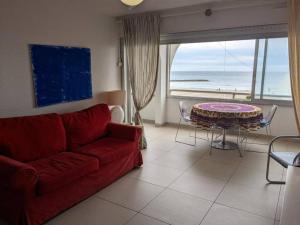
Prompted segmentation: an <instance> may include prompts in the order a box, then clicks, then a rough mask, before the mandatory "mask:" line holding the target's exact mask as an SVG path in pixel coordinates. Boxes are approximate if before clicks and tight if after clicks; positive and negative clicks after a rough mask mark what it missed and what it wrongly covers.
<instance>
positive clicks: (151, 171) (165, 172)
mask: <svg viewBox="0 0 300 225" xmlns="http://www.w3.org/2000/svg"><path fill="white" fill-rule="evenodd" d="M182 172H183V171H182V170H178V169H173V168H170V167H166V166H160V165H155V164H151V163H147V164H145V165H143V167H141V168H139V169H137V170H134V171H133V172H132V173H131V174H130V176H132V177H135V178H138V179H141V180H144V181H147V182H149V183H152V184H156V185H160V186H163V187H166V186H168V185H170V184H171V183H172V182H173V181H174V180H175V179H176V178H177V177H179V176H180V175H181V174H182Z"/></svg>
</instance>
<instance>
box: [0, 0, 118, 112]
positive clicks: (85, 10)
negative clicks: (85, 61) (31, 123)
mask: <svg viewBox="0 0 300 225" xmlns="http://www.w3.org/2000/svg"><path fill="white" fill-rule="evenodd" d="M118 38H119V30H118V25H117V24H116V23H115V20H114V18H112V17H109V16H105V15H103V14H101V13H100V12H98V11H97V8H96V7H94V6H92V5H89V4H85V1H79V0H72V1H69V0H52V1H46V0H26V1H25V0H1V2H0V116H1V117H5V116H15V115H30V114H40V113H47V112H65V111H73V110H78V109H82V108H85V107H87V106H90V105H92V104H96V103H98V102H99V93H100V92H102V91H105V90H112V89H119V88H120V74H119V68H118V67H117V66H116V64H117V60H118ZM28 44H49V45H64V46H79V47H87V48H90V49H91V55H92V87H93V96H94V97H93V98H92V99H89V100H83V101H77V102H72V103H64V104H58V105H53V106H49V107H43V108H35V99H34V94H33V83H32V72H31V66H30V58H29V51H28Z"/></svg>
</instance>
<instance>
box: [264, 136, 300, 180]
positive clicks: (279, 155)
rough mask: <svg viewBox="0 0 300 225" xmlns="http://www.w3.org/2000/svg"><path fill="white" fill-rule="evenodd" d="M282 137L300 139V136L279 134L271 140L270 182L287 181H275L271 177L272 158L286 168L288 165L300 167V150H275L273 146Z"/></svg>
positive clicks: (268, 161)
mask: <svg viewBox="0 0 300 225" xmlns="http://www.w3.org/2000/svg"><path fill="white" fill-rule="evenodd" d="M282 139H300V136H278V137H276V138H274V139H273V140H272V141H271V142H270V144H269V150H268V160H267V170H266V180H267V181H268V182H269V183H270V184H285V181H275V180H271V179H270V178H269V172H270V160H271V159H273V160H275V161H276V162H277V163H279V164H280V165H281V166H283V167H284V168H287V167H288V166H297V167H300V152H284V151H274V147H273V145H274V143H276V142H277V141H278V140H282Z"/></svg>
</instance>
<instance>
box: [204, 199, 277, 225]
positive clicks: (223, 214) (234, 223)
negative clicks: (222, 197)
mask: <svg viewBox="0 0 300 225" xmlns="http://www.w3.org/2000/svg"><path fill="white" fill-rule="evenodd" d="M273 223H274V220H272V219H267V218H264V217H262V216H256V215H253V214H250V213H247V212H244V211H240V210H237V209H232V208H229V207H226V206H221V205H218V204H214V205H213V206H212V208H211V209H210V211H209V213H208V215H207V216H206V217H205V219H204V221H203V222H202V223H201V225H273Z"/></svg>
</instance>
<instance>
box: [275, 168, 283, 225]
mask: <svg viewBox="0 0 300 225" xmlns="http://www.w3.org/2000/svg"><path fill="white" fill-rule="evenodd" d="M283 178H284V169H283V172H282V175H281V180H283ZM282 189H283V185H280V189H279V195H278V200H277V205H276V211H275V218H274V225H275V224H276V218H277V215H278V213H280V212H278V207H279V202H280V196H281V192H282V191H283V190H282Z"/></svg>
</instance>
